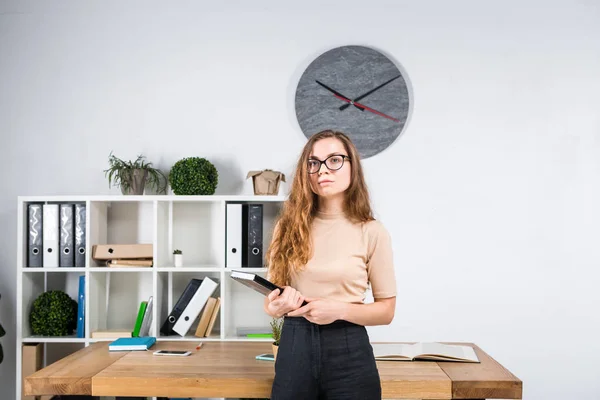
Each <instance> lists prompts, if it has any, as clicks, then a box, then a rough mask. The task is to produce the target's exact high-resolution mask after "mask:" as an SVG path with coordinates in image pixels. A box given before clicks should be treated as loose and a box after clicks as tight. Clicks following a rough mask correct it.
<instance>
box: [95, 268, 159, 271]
mask: <svg viewBox="0 0 600 400" xmlns="http://www.w3.org/2000/svg"><path fill="white" fill-rule="evenodd" d="M89 270H90V272H152V271H153V270H154V268H152V267H92V268H89Z"/></svg>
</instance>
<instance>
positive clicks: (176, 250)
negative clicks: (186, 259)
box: [173, 249, 182, 254]
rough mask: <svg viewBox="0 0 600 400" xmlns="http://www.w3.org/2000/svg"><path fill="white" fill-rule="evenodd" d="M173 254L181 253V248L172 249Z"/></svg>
mask: <svg viewBox="0 0 600 400" xmlns="http://www.w3.org/2000/svg"><path fill="white" fill-rule="evenodd" d="M173 254H182V253H181V250H179V249H175V250H173Z"/></svg>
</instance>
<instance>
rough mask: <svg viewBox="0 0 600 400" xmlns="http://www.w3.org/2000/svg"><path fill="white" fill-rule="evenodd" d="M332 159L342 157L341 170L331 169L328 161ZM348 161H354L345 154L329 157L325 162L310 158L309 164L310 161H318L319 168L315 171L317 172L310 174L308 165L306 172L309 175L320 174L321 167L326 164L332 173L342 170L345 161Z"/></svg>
mask: <svg viewBox="0 0 600 400" xmlns="http://www.w3.org/2000/svg"><path fill="white" fill-rule="evenodd" d="M332 157H342V163H341V164H340V166H339V168H330V167H329V165H327V160H329V159H330V158H332ZM345 160H348V161H352V159H351V158H350V157H348V156H347V155H344V154H332V155H330V156H329V157H327V158H326V159H324V160H319V159H318V158H314V157H309V158H308V162H310V161H317V162H318V163H319V167H318V168H317V169H316V170H315V172H310V168H309V167H308V165H307V166H306V171H307V172H308V173H309V174H316V173H317V172H319V171H320V170H321V165H323V164H325V167H326V168H327V169H328V170H330V171H337V170H339V169H341V168H342V167H343V166H344V161H345Z"/></svg>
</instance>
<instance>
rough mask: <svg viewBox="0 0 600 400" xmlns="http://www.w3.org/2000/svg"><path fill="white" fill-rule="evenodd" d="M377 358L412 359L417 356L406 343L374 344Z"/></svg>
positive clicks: (374, 352)
mask: <svg viewBox="0 0 600 400" xmlns="http://www.w3.org/2000/svg"><path fill="white" fill-rule="evenodd" d="M371 346H372V347H373V354H374V355H375V358H378V357H379V358H382V357H386V358H406V359H411V358H412V357H413V355H414V354H415V352H414V348H413V347H412V345H410V344H406V343H372V344H371Z"/></svg>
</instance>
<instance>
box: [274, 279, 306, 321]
mask: <svg viewBox="0 0 600 400" xmlns="http://www.w3.org/2000/svg"><path fill="white" fill-rule="evenodd" d="M267 301H268V303H267V305H266V309H267V313H268V314H269V315H271V316H272V317H275V318H281V317H282V316H284V315H286V314H288V313H289V312H290V311H293V310H296V309H297V308H298V307H300V306H301V305H302V302H303V301H304V296H302V294H301V293H300V292H299V291H297V290H296V289H294V288H293V287H291V286H284V287H283V293H281V295H280V293H279V289H275V290H273V291H272V292H271V293H269V296H267Z"/></svg>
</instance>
